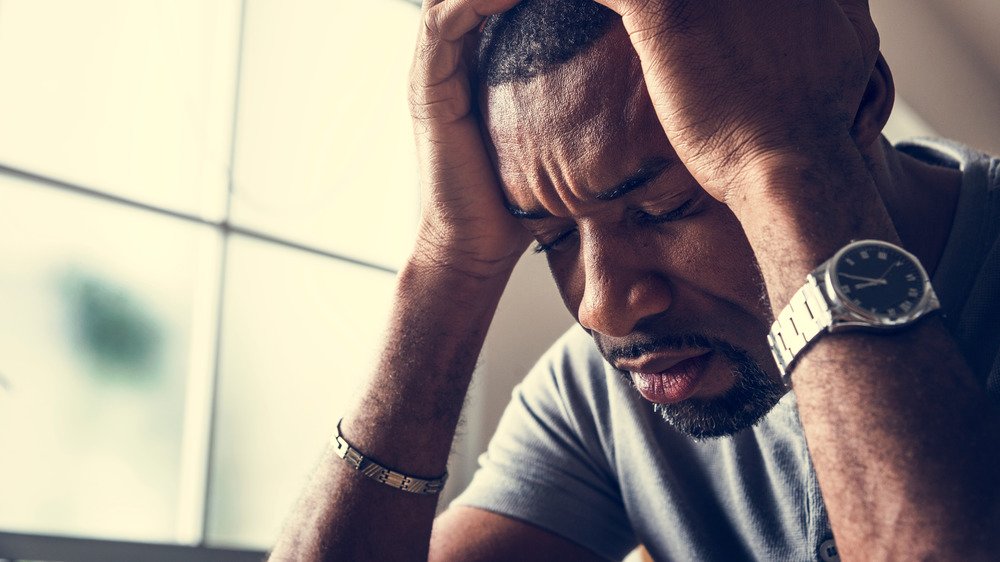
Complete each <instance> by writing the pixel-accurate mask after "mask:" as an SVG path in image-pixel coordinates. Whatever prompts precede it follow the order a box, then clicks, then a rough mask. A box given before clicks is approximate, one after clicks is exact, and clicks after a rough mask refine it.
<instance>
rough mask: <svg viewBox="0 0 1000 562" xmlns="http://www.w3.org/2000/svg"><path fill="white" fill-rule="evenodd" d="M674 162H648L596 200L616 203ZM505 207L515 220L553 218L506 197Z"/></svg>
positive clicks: (664, 160)
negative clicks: (523, 207) (516, 203)
mask: <svg viewBox="0 0 1000 562" xmlns="http://www.w3.org/2000/svg"><path fill="white" fill-rule="evenodd" d="M673 163H674V162H673V161H671V160H668V159H666V158H653V159H650V160H647V161H646V162H644V163H643V165H642V166H641V167H640V168H639V169H638V170H636V171H635V172H633V173H632V174H629V176H628V177H627V178H625V180H623V181H622V182H621V183H619V184H618V185H616V186H614V187H612V188H610V189H606V190H604V191H601V192H599V193H597V194H596V195H594V198H595V199H597V200H599V201H614V200H615V199H620V198H622V197H624V196H626V195H628V194H629V193H631V192H633V191H635V190H637V189H639V188H642V187H645V186H647V185H649V184H650V183H651V182H652V181H653V180H655V179H656V178H658V177H659V176H660V175H662V174H663V172H665V171H666V170H667V168H669V167H670V166H671V165H672V164H673ZM504 207H506V208H507V212H509V213H510V214H511V215H514V217H515V218H518V219H524V220H542V219H548V218H552V213H550V212H548V211H546V210H545V209H522V208H521V207H518V206H517V205H515V204H513V203H511V202H510V201H509V200H507V198H506V196H505V197H504Z"/></svg>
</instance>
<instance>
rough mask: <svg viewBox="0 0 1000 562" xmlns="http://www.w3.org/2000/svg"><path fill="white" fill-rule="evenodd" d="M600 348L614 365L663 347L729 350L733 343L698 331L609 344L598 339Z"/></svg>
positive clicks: (645, 337)
mask: <svg viewBox="0 0 1000 562" xmlns="http://www.w3.org/2000/svg"><path fill="white" fill-rule="evenodd" d="M597 343H598V348H599V349H600V350H601V353H602V354H603V355H604V357H605V359H607V360H608V362H609V363H611V364H612V365H614V364H616V363H617V362H618V361H619V360H621V359H638V358H639V357H642V356H643V355H647V354H649V353H653V352H655V351H659V350H662V349H690V348H700V349H722V350H726V351H729V350H730V349H732V348H733V345H732V344H730V343H728V342H726V341H723V340H719V339H715V338H710V337H708V336H705V335H703V334H698V333H685V334H670V335H664V336H640V337H638V338H635V339H633V340H632V341H628V342H621V343H616V344H612V345H607V344H605V342H602V341H598V342H597Z"/></svg>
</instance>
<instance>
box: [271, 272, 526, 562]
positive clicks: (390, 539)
mask: <svg viewBox="0 0 1000 562" xmlns="http://www.w3.org/2000/svg"><path fill="white" fill-rule="evenodd" d="M512 267H513V264H510V268H499V269H498V270H497V271H498V272H497V274H496V275H492V276H486V277H484V276H476V277H473V276H469V275H466V274H463V273H458V272H456V271H454V270H450V269H448V268H445V267H441V266H439V265H436V264H434V263H433V262H429V261H428V260H419V259H418V260H411V262H410V263H409V264H408V265H407V266H406V267H405V268H404V269H403V270H402V271H401V273H400V276H399V280H398V284H397V289H396V297H395V307H394V310H393V318H392V320H391V323H390V326H389V328H388V331H387V333H386V337H385V342H384V346H383V352H382V354H381V357H380V359H379V361H378V363H377V366H376V368H375V370H374V372H373V373H372V375H371V376H370V377H369V379H368V382H367V384H366V386H365V387H364V391H363V392H362V394H361V397H360V399H359V401H358V402H357V404H356V405H355V407H354V408H352V410H351V411H350V412H349V413H348V415H347V416H346V417H345V419H344V422H343V425H342V427H341V429H342V434H343V436H344V437H345V438H346V439H347V440H348V441H349V442H350V443H351V445H352V446H354V447H355V448H357V449H358V450H360V451H362V452H363V453H364V454H365V455H366V456H370V457H372V458H374V459H377V460H378V462H379V463H381V464H383V465H385V466H388V467H390V468H392V469H394V470H397V471H399V472H404V473H407V474H412V475H416V476H422V477H425V478H427V477H435V476H437V475H440V474H441V473H443V472H444V471H445V468H446V464H447V460H448V454H449V451H450V448H451V443H452V439H453V437H454V434H455V428H456V425H457V423H458V418H459V415H460V412H461V407H462V403H463V400H464V397H465V393H466V390H467V389H468V385H469V381H470V379H471V376H472V372H473V370H474V368H475V363H476V360H477V357H478V355H479V351H480V348H481V347H482V343H483V339H484V337H485V335H486V331H487V329H488V327H489V324H490V321H491V319H492V317H493V313H494V310H495V308H496V305H497V302H498V301H499V298H500V295H501V293H502V291H503V288H504V285H505V284H506V281H507V278H508V276H509V275H510V269H511V268H512ZM331 429H332V428H331ZM436 498H437V497H436V496H422V495H416V494H411V493H407V492H403V491H400V490H396V489H393V488H390V487H388V486H386V485H384V484H380V483H377V482H375V481H373V480H371V479H369V478H367V477H365V476H364V475H362V474H361V473H360V472H358V471H355V470H354V469H352V468H350V467H349V466H348V465H347V464H346V463H345V462H344V461H343V460H342V459H340V458H339V457H337V456H336V454H335V453H334V451H333V449H332V448H327V450H326V451H325V452H324V454H323V458H322V460H321V462H320V466H319V467H318V468H317V470H316V472H315V474H314V476H313V479H312V481H311V483H310V484H309V486H308V488H307V489H306V491H305V493H304V495H303V498H302V499H301V500H300V503H299V505H298V507H297V509H296V511H295V513H294V514H293V517H292V518H291V520H290V521H289V523H288V525H287V527H286V529H285V531H284V533H283V535H282V537H281V538H280V540H279V542H278V544H277V545H276V547H275V549H274V551H273V554H272V559H274V560H426V557H427V549H428V544H429V540H430V531H431V525H432V521H433V518H434V513H435V507H436V504H437V499H436Z"/></svg>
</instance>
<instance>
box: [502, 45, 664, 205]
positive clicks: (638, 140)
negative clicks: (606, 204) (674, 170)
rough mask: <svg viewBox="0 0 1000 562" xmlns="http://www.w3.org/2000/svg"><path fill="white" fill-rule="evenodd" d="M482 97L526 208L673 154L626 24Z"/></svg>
mask: <svg viewBox="0 0 1000 562" xmlns="http://www.w3.org/2000/svg"><path fill="white" fill-rule="evenodd" d="M482 101H483V104H482V106H483V118H484V124H485V126H486V128H487V131H488V133H489V136H490V141H491V144H492V148H493V157H494V160H495V163H496V166H497V170H498V172H499V173H500V176H501V180H502V183H503V185H504V190H505V191H506V195H507V197H508V198H509V199H510V200H511V202H512V203H514V204H515V205H518V206H520V207H522V208H523V207H537V206H538V202H539V201H541V202H542V204H543V205H544V206H545V207H547V208H549V210H550V211H553V210H554V209H553V208H552V207H560V206H563V207H565V206H566V205H567V204H569V205H570V206H572V201H568V200H577V201H579V202H584V201H587V200H588V196H590V195H593V194H595V193H598V192H601V191H605V190H607V189H608V188H609V187H610V186H613V185H615V184H617V183H618V182H620V181H621V180H622V178H623V177H624V176H626V175H628V174H630V173H632V172H634V171H635V170H636V169H639V168H641V167H643V165H644V164H645V163H646V162H648V161H650V160H651V159H654V158H657V157H659V158H667V159H669V158H671V157H673V151H672V150H671V149H670V147H669V144H668V143H667V139H666V136H665V135H664V133H663V129H662V127H661V126H660V124H659V121H658V120H657V118H656V114H655V111H654V110H653V107H652V104H651V102H650V100H649V94H648V92H647V90H646V86H645V83H644V81H643V79H642V68H641V66H640V63H639V60H638V57H637V56H636V54H635V51H634V50H633V49H632V46H631V43H630V42H629V39H628V36H627V34H626V33H625V31H624V28H621V27H620V26H616V27H614V28H613V29H612V30H610V31H609V32H608V33H607V34H606V35H605V36H604V37H602V38H601V39H599V40H598V41H596V42H595V43H594V44H593V45H591V46H590V47H589V48H588V49H587V50H586V51H584V52H583V53H581V54H579V55H577V56H576V57H575V58H573V59H571V60H570V61H568V62H567V63H565V64H563V65H561V66H560V67H559V68H557V69H556V70H554V71H552V72H549V73H547V74H544V75H542V76H537V77H535V78H533V79H531V80H530V81H528V82H523V83H514V84H504V85H500V86H495V87H492V88H489V89H488V90H487V91H486V92H485V94H484V98H483V100H482ZM547 199H548V200H547ZM556 199H558V200H559V201H556ZM563 212H570V211H569V210H568V209H564V210H563ZM560 214H561V213H560Z"/></svg>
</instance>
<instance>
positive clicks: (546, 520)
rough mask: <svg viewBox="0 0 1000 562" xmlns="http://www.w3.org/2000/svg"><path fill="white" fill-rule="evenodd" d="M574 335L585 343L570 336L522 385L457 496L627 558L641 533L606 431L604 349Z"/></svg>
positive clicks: (611, 557) (602, 552) (615, 557)
mask: <svg viewBox="0 0 1000 562" xmlns="http://www.w3.org/2000/svg"><path fill="white" fill-rule="evenodd" d="M584 337H585V336H584ZM567 339H569V340H570V341H575V342H576V343H577V345H580V344H581V342H580V340H579V338H566V337H564V338H563V340H561V341H560V342H559V343H557V344H556V346H555V347H553V349H552V350H550V352H549V353H548V354H546V356H544V357H543V358H542V360H541V361H539V363H538V364H537V365H536V366H535V367H534V369H532V371H531V372H530V373H529V374H528V376H527V377H526V378H525V379H524V381H523V382H522V383H521V384H520V385H518V387H517V388H515V389H514V392H513V396H512V400H511V402H510V404H509V405H508V406H507V409H506V411H505V412H504V414H503V417H502V418H501V420H500V425H499V426H498V428H497V432H496V434H494V436H493V439H492V440H491V441H490V444H489V447H488V448H487V451H486V452H485V453H484V454H483V455H482V456H481V457H480V459H479V463H480V468H479V470H478V471H477V472H476V474H475V476H474V478H473V480H472V483H471V484H470V485H469V487H468V488H467V489H466V490H465V492H463V493H462V495H460V496H459V497H458V498H457V499H456V500H455V502H454V504H457V505H465V506H471V507H478V508H481V509H486V510H489V511H492V512H495V513H499V514H502V515H506V516H508V517H512V518H515V519H519V520H522V521H525V522H528V523H531V524H533V525H535V526H537V527H541V528H544V529H546V530H548V531H551V532H553V533H555V534H557V535H560V536H562V537H564V538H566V539H569V540H571V541H573V542H575V543H577V544H580V545H582V546H584V547H586V548H588V549H590V550H591V551H593V552H595V553H596V554H598V555H600V556H603V557H605V558H607V559H609V560H621V559H622V558H623V557H624V556H625V555H626V554H627V553H628V552H629V551H630V550H631V549H633V548H634V547H635V545H636V539H635V535H634V533H633V531H632V528H631V525H630V524H629V520H628V516H627V514H626V512H625V508H624V506H623V503H622V498H621V493H620V491H619V487H618V484H617V481H616V478H615V477H614V472H613V471H612V470H611V468H610V467H611V462H610V461H609V456H610V455H611V454H613V453H612V451H611V449H612V447H613V443H609V442H608V439H607V438H606V437H604V436H602V434H601V433H602V432H601V431H600V427H602V426H604V427H607V426H606V425H604V423H605V422H604V421H603V419H604V416H606V414H607V407H606V405H607V404H606V402H607V391H606V380H604V377H606V376H607V374H606V372H605V370H604V368H603V366H602V362H601V360H600V359H599V356H597V357H596V358H595V357H594V355H595V353H588V352H586V351H584V353H583V354H582V357H581V356H580V355H581V354H580V353H579V352H578V353H575V354H574V353H571V348H570V346H569V345H568V344H569V342H568V341H567ZM587 340H588V341H587V342H583V345H589V338H587ZM585 349H586V348H585ZM577 351H579V350H577ZM602 388H603V389H604V394H603V396H602V395H601V389H602Z"/></svg>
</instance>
